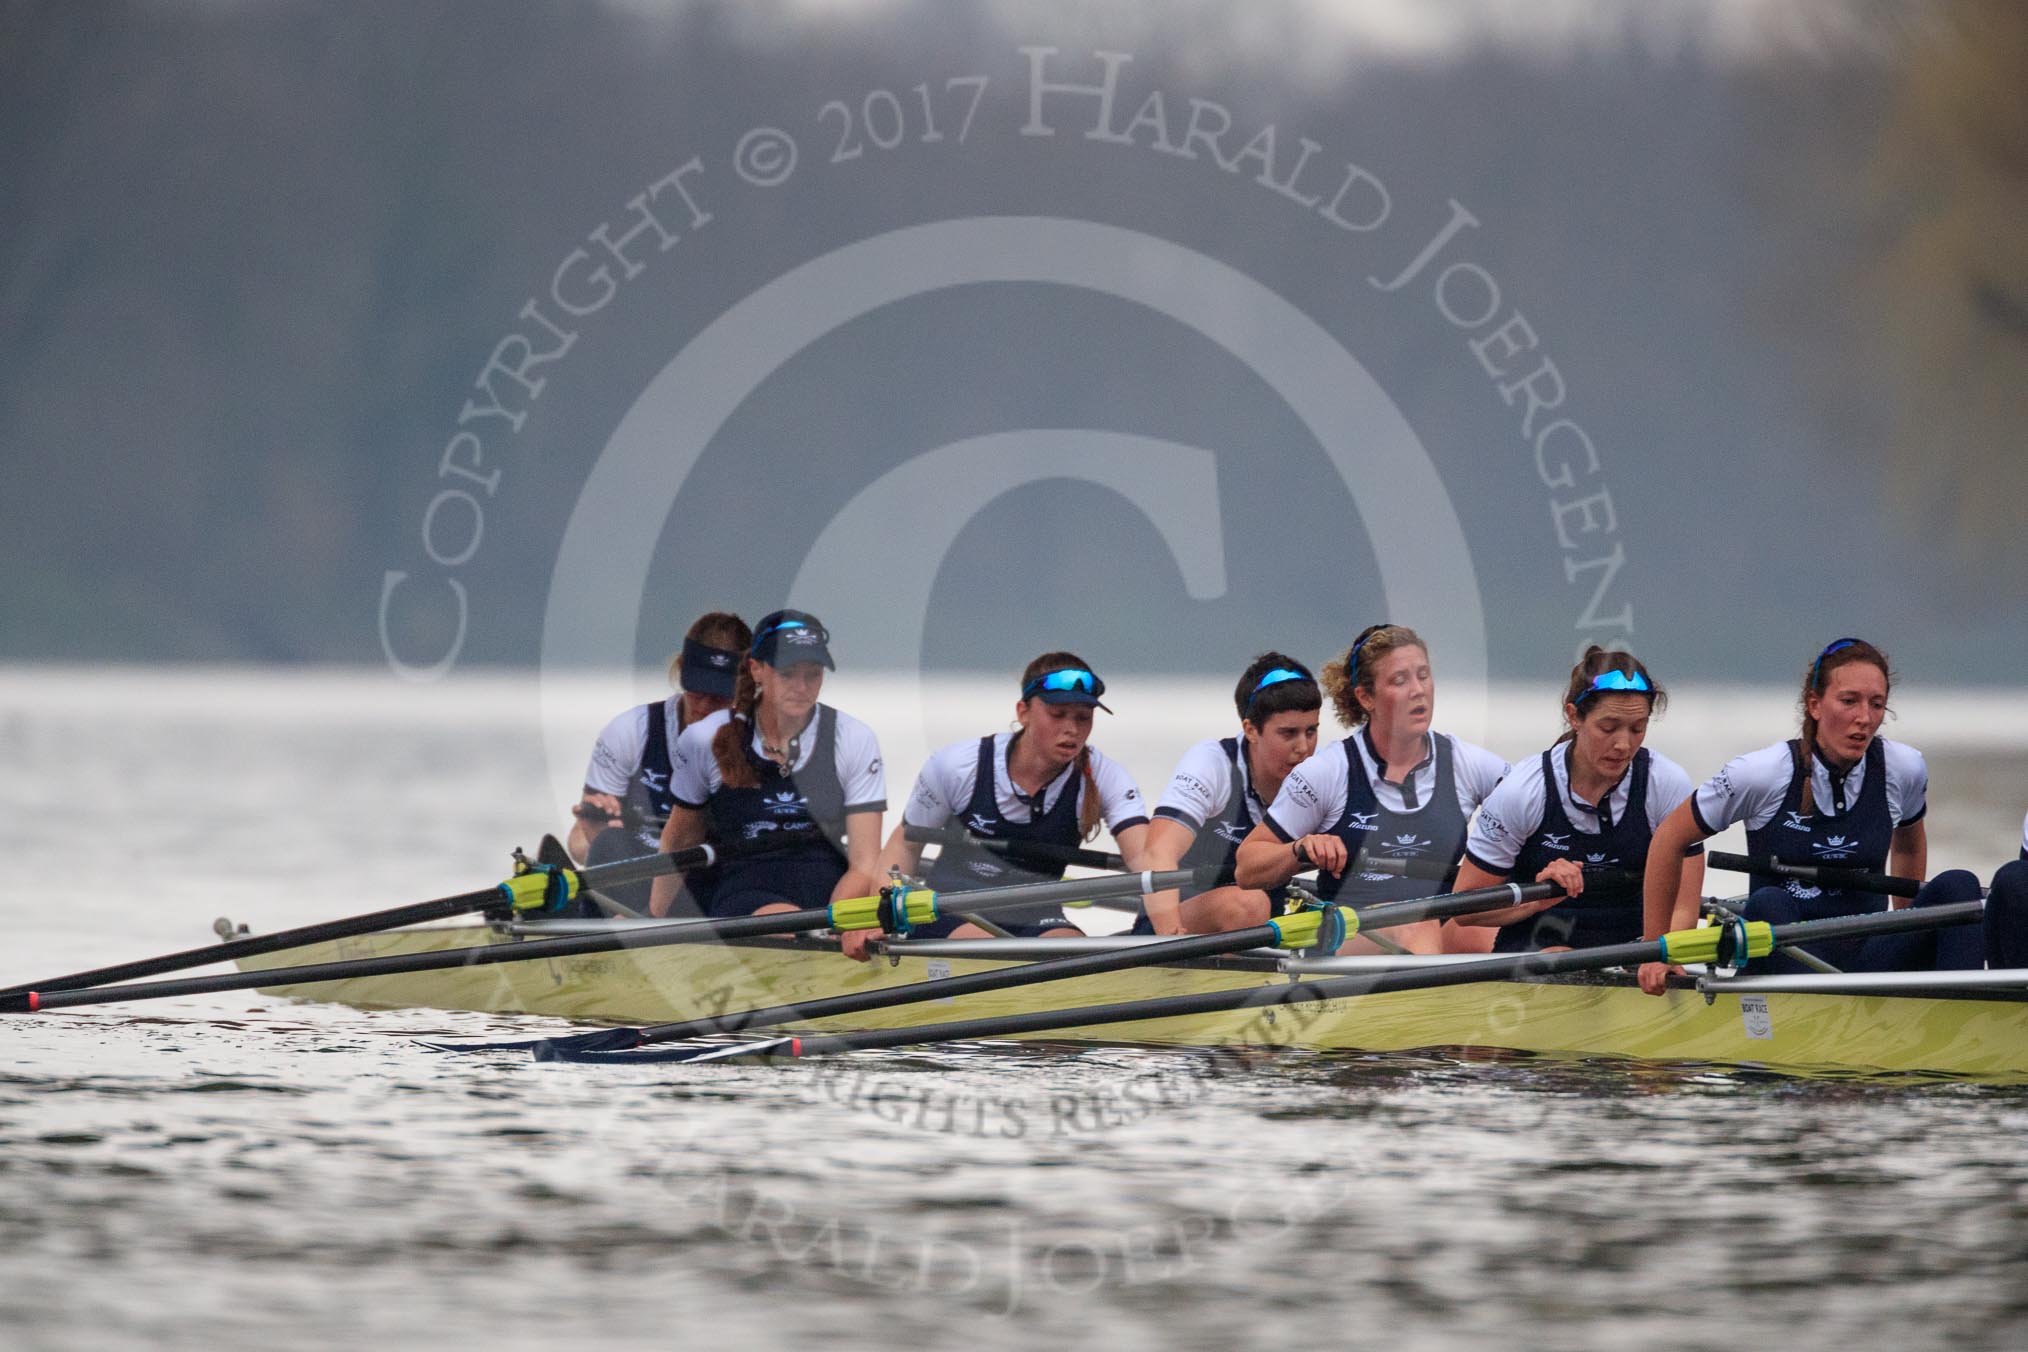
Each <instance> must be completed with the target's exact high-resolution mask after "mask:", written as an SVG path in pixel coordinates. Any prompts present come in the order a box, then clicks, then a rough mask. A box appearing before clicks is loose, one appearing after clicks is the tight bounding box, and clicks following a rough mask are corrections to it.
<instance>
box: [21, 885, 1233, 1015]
mask: <svg viewBox="0 0 2028 1352" xmlns="http://www.w3.org/2000/svg"><path fill="white" fill-rule="evenodd" d="M699 848H700V849H703V848H706V847H701V846H700V847H699ZM667 858H668V856H664V855H655V856H650V857H649V858H646V859H642V860H637V861H626V862H632V863H638V864H641V865H642V866H644V867H645V866H648V865H650V864H653V865H655V866H657V867H658V868H659V869H660V871H661V872H664V873H666V872H669V871H671V868H672V867H673V866H670V865H667V864H666V860H667ZM607 867H611V868H619V867H620V865H619V864H612V865H608V866H607ZM563 872H564V873H566V874H569V875H570V876H571V877H572V878H573V879H579V878H581V877H582V876H583V874H582V872H577V873H573V872H572V871H570V870H564V871H563ZM1206 872H1209V870H1199V869H1172V870H1168V871H1165V872H1159V873H1125V874H1114V875H1110V876H1106V877H1099V878H1081V879H1078V880H1076V881H1073V882H1063V883H1032V884H1024V885H1020V886H1014V887H999V888H985V889H981V890H979V891H976V892H966V893H962V894H958V895H954V896H953V897H952V898H951V900H952V901H954V902H957V903H958V904H961V905H962V906H963V907H964V909H965V910H967V911H979V912H985V913H988V914H990V913H991V912H993V911H995V910H1005V909H1008V908H1011V907H1019V906H1033V905H1038V904H1060V903H1064V902H1069V901H1075V900H1080V899H1084V898H1093V897H1116V896H1134V895H1138V894H1141V893H1144V892H1148V891H1155V890H1160V889H1162V888H1168V887H1183V886H1189V885H1191V884H1193V883H1194V882H1195V881H1196V880H1197V879H1198V878H1199V876H1200V874H1203V873H1206ZM655 876H659V875H655ZM529 880H533V881H529ZM547 885H548V884H547V882H545V880H544V875H542V874H540V873H537V872H531V873H526V874H517V875H516V876H515V877H514V878H510V879H508V880H507V881H506V882H504V883H502V884H500V887H499V888H496V889H494V890H493V891H492V892H491V893H486V894H481V893H468V894H466V895H467V896H468V897H480V896H487V897H491V898H492V899H494V900H498V899H499V898H500V897H501V896H502V895H505V894H506V893H512V894H514V895H522V894H526V895H528V896H531V897H532V896H535V895H538V894H541V891H542V889H543V888H544V887H546V886H547ZM573 885H574V884H573ZM502 889H505V890H506V891H505V893H503V891H502ZM940 900H941V899H940V898H939V896H938V894H937V893H935V892H932V891H928V890H926V889H921V888H912V889H903V888H901V887H899V886H896V887H890V888H887V889H885V890H884V891H882V892H881V893H880V894H879V895H877V896H871V897H853V898H850V899H847V900H843V901H835V902H832V903H831V904H830V905H829V906H821V907H815V908H813V909H810V910H803V911H777V912H773V913H768V914H760V915H746V916H728V917H723V918H718V919H711V920H690V921H673V922H670V923H668V924H666V925H652V926H644V927H641V928H629V929H626V930H623V931H621V932H619V933H615V934H592V935H574V936H571V937H568V938H558V939H536V940H531V941H529V942H526V943H517V944H511V945H502V944H488V945H484V946H481V947H475V948H454V949H449V950H447V951H443V952H436V953H408V954H400V955H397V956H393V957H386V958H362V959H357V960H352V961H343V962H328V963H318V964H314V965H311V966H307V967H279V968H268V969H265V970H262V971H256V972H238V973H234V974H232V975H228V976H216V977H192V978H187V979H184V980H180V981H155V982H137V983H134V984H131V985H118V986H98V987H92V988H88V989H74V990H62V991H42V990H39V989H38V990H28V991H23V992H20V993H19V994H16V995H12V996H8V997H5V998H0V1013H13V1014H20V1013H34V1012H37V1011H41V1010H53V1009H71V1008H75V1007H78V1006H81V1005H99V1004H112V1003H115V1002H119V1001H125V1000H163V999H169V998H171V997H174V996H180V995H213V994H218V993H221V992H225V991H238V990H253V989H257V988H259V987H262V986H282V985H305V984H315V983H318V982H324V981H346V980H351V979H353V978H356V977H365V976H388V975H395V974H402V973H409V972H431V971H442V970H445V969H447V968H456V967H483V966H493V965H496V964H500V963H514V962H536V961H540V960H543V959H547V958H565V957H579V956H583V955H585V954H591V953H610V952H614V951H616V950H619V949H623V948H625V949H633V948H655V947H660V946H662V945H666V944H695V943H711V942H714V941H717V940H724V939H747V938H757V937H760V936H763V935H777V934H807V933H809V932H811V931H812V930H820V929H840V930H845V929H882V930H886V931H887V932H889V933H894V934H907V933H909V932H910V931H912V930H914V929H916V928H919V927H921V926H924V925H930V924H934V923H935V922H936V921H937V920H938V919H939V918H941V916H942V915H943V912H942V911H941V910H940V909H939V904H940Z"/></svg>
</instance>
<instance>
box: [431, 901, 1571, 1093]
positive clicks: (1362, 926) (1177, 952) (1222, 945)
mask: <svg viewBox="0 0 2028 1352" xmlns="http://www.w3.org/2000/svg"><path fill="white" fill-rule="evenodd" d="M1562 895H1563V889H1562V888H1561V887H1559V886H1557V885H1556V884H1555V883H1529V884H1526V885H1518V884H1514V883H1502V884H1500V885H1498V886H1496V887H1482V888H1479V889H1477V890H1476V891H1471V892H1456V893H1451V894H1448V895H1445V896H1437V897H1421V898H1417V899H1415V900H1413V901H1394V902H1382V903H1378V904H1375V905H1372V906H1366V907H1360V908H1357V909H1354V908H1352V907H1346V906H1333V907H1323V908H1320V909H1316V910H1305V911H1297V912H1296V913H1294V914H1292V915H1286V916H1281V917H1279V918H1276V919H1273V920H1270V921H1268V922H1267V923H1266V924H1265V925H1254V926H1251V927H1250V928H1247V929H1240V930H1226V931H1223V932H1221V933H1218V934H1193V935H1187V936H1185V937H1182V938H1176V939H1164V940H1162V941H1160V942H1158V943H1152V944H1138V945H1135V946H1133V947H1130V948H1122V949H1116V950H1113V951H1111V952H1106V953H1081V954H1077V955H1075V956H1072V957H1065V958H1050V959H1046V960H1044V961H1041V962H1031V963H1027V964H1025V965H1022V966H1018V967H1008V968H1002V969H1000V970H998V971H992V972H973V973H970V974H968V975H966V976H953V977H942V978H939V979H936V980H932V981H915V982H911V983H909V984H907V985H905V986H889V987H887V988H886V989H883V990H872V991H858V992H854V993H853V994H850V995H833V996H829V997H826V998H823V999H817V1000H804V1001H801V1002H798V1003H795V1004H787V1005H770V1006H768V1007H766V1008H764V1009H750V1010H745V1011H742V1012H739V1013H732V1014H718V1015H712V1016H709V1017H705V1018H698V1019H686V1020H684V1021H683V1022H681V1023H664V1024H656V1025H654V1026H653V1027H649V1028H607V1029H602V1030H600V1031H599V1032H596V1033H581V1034H579V1035H577V1036H575V1037H559V1038H532V1039H527V1040H523V1041H517V1042H484V1043H464V1044H458V1043H436V1042H432V1043H425V1044H424V1045H425V1046H428V1047H431V1048H432V1049H434V1050H436V1051H457V1052H478V1051H509V1050H533V1049H537V1048H546V1049H547V1050H549V1051H551V1052H554V1053H556V1055H555V1056H554V1057H553V1058H552V1059H556V1060H568V1059H569V1057H568V1055H567V1053H570V1052H577V1051H613V1050H617V1049H621V1048H626V1047H645V1046H649V1045H651V1044H653V1043H657V1042H674V1041H676V1040H677V1039H679V1038H692V1037H706V1036H710V1035H713V1034H722V1033H739V1032H745V1031H747V1030H748V1029H753V1028H773V1027H776V1026H777V1025H780V1024H784V1023H801V1022H804V1021H807V1020H811V1019H825V1018H833V1017H836V1016H838V1015H841V1014H859V1013H864V1012H865V1011H867V1010H869V1009H891V1008H893V1007H895V1006H897V1005H912V1004H920V1003H923V1002H925V1001H929V1000H948V999H951V998H952V997H954V996H959V995H975V994H977V993H979V992H981V991H997V990H1007V989H1010V988H1012V987H1015V986H1033V985H1038V984H1040V983H1042V982H1045V981H1068V980H1070V979H1071V978H1073V977H1080V976H1097V975H1099V974H1100V973H1103V972H1119V971H1125V970H1127V969H1129V968H1133V967H1157V966H1162V965H1164V964H1169V963H1178V962H1185V961H1188V960H1190V959H1193V958H1211V957H1217V956H1219V955H1220V954H1224V953H1238V952H1241V951H1243V950H1245V949H1249V948H1309V947H1312V946H1321V947H1323V948H1324V950H1325V951H1326V952H1335V951H1336V950H1337V949H1338V947H1339V945H1340V944H1342V943H1343V942H1344V941H1345V940H1346V939H1349V938H1351V937H1352V936H1353V935H1355V934H1361V933H1364V932H1365V931H1367V930H1376V929H1386V928H1388V927H1389V926H1393V925H1411V924H1414V923H1415V922H1416V921H1418V920H1441V919H1445V918H1447V917H1450V916H1454V915H1468V914H1470V913H1472V912H1474V911H1490V910H1495V909H1498V908H1501V907H1506V906H1518V905H1520V904H1521V903H1523V902H1527V901H1541V900H1544V899H1546V898H1549V897H1560V896H1562ZM1320 941H1321V943H1320Z"/></svg>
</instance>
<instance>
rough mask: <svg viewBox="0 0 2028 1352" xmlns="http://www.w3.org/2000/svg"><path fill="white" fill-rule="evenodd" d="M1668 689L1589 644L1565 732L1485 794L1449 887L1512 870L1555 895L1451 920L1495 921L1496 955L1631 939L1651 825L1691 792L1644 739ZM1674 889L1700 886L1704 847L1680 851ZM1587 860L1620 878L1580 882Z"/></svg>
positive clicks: (1575, 675)
mask: <svg viewBox="0 0 2028 1352" xmlns="http://www.w3.org/2000/svg"><path fill="white" fill-rule="evenodd" d="M1668 702H1669V696H1668V694H1667V692H1665V691H1664V690H1663V689H1662V687H1661V686H1660V685H1658V684H1657V683H1656V682H1655V679H1654V677H1652V676H1650V675H1649V674H1648V669H1647V668H1646V667H1644V666H1642V665H1641V664H1640V662H1638V661H1637V660H1635V658H1634V656H1633V655H1632V654H1631V653H1623V652H1608V651H1607V650H1606V649H1604V648H1601V647H1599V646H1598V645H1597V644H1593V645H1592V646H1591V647H1589V648H1587V649H1585V653H1584V656H1583V657H1581V658H1579V659H1578V662H1577V665H1576V666H1575V667H1572V668H1571V671H1570V685H1569V687H1568V688H1567V689H1566V690H1565V692H1564V697H1563V722H1564V725H1565V731H1564V734H1563V736H1561V737H1559V738H1558V739H1557V741H1556V745H1555V746H1552V747H1550V748H1549V749H1548V750H1547V751H1545V752H1543V753H1542V754H1541V755H1540V756H1538V757H1536V758H1534V759H1533V760H1530V761H1525V762H1523V763H1522V764H1521V765H1519V766H1517V767H1516V768H1515V770H1514V773H1512V774H1510V775H1508V776H1507V777H1506V778H1505V779H1503V780H1501V781H1500V787H1499V788H1497V789H1494V790H1493V792H1492V793H1491V794H1490V795H1488V797H1487V798H1486V801H1485V803H1484V805H1483V806H1481V807H1480V808H1479V815H1478V816H1477V817H1476V818H1475V819H1474V820H1473V822H1472V829H1471V833H1470V834H1469V835H1468V836H1467V837H1466V840H1465V859H1464V862H1463V863H1462V864H1460V865H1459V866H1458V882H1457V890H1458V891H1460V892H1465V891H1470V890H1472V889H1473V888H1479V887H1491V886H1494V885H1495V884H1498V883H1503V882H1506V881H1507V880H1508V879H1509V878H1518V879H1520V880H1522V881H1524V882H1553V883H1558V884H1560V885H1561V886H1562V887H1563V890H1564V895H1563V896H1561V897H1556V898H1553V899H1551V900H1549V901H1536V902H1528V903H1524V904H1523V905H1520V906H1509V907H1506V908H1504V909H1502V910H1498V911H1483V912H1480V913H1479V914H1476V915H1468V916H1459V917H1458V922H1457V923H1458V924H1460V925H1463V926H1466V927H1468V928H1473V927H1485V926H1497V927H1498V929H1497V933H1496V935H1495V938H1494V940H1493V948H1494V950H1495V951H1496V952H1501V953H1521V952H1527V951H1530V950H1535V949H1554V948H1591V947H1595V946H1597V945H1599V944H1623V943H1632V942H1634V941H1635V940H1636V939H1639V938H1640V937H1641V920H1642V917H1641V875H1642V873H1643V871H1644V870H1645V869H1646V867H1647V862H1648V843H1649V837H1650V836H1651V835H1652V834H1653V831H1654V824H1655V823H1656V822H1659V821H1662V820H1664V819H1666V818H1667V817H1668V815H1669V814H1670V813H1671V812H1674V811H1675V810H1676V808H1677V807H1678V806H1679V805H1680V804H1682V803H1683V802H1684V801H1685V800H1686V799H1688V798H1689V797H1690V788H1691V784H1690V776H1689V774H1688V773H1687V772H1686V771H1685V770H1684V769H1683V767H1682V766H1680V765H1678V764H1676V762H1674V761H1672V760H1670V759H1669V758H1668V757H1666V756H1662V755H1658V754H1656V753H1655V752H1653V751H1650V750H1649V749H1648V748H1647V747H1646V746H1645V745H1643V743H1644V742H1646V740H1647V737H1648V721H1649V719H1651V718H1652V717H1653V716H1654V715H1656V714H1658V713H1660V712H1661V711H1662V710H1663V708H1664V707H1666V706H1667V704H1668ZM1681 867H1682V882H1681V886H1682V888H1683V889H1684V890H1686V891H1687V892H1688V893H1689V894H1690V895H1691V896H1696V895H1698V894H1699V892H1700V890H1701V888H1702V884H1703V879H1704V847H1703V846H1702V845H1693V846H1691V847H1690V850H1689V852H1687V853H1686V854H1685V855H1684V856H1683V859H1682V865H1681ZM1586 868H1598V869H1611V870H1614V871H1616V872H1618V873H1619V874H1620V875H1621V877H1620V879H1619V880H1615V881H1611V882H1606V881H1596V882H1592V883H1590V884H1587V883H1586V881H1585V874H1584V870H1585V869H1586Z"/></svg>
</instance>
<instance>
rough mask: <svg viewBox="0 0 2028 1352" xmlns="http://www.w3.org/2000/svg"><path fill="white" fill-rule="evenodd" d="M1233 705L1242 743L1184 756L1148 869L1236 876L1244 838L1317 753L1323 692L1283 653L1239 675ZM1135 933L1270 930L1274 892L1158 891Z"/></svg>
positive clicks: (1160, 807)
mask: <svg viewBox="0 0 2028 1352" xmlns="http://www.w3.org/2000/svg"><path fill="white" fill-rule="evenodd" d="M1232 703H1233V707H1234V709H1235V710H1236V711H1237V712H1238V714H1239V735H1238V736H1237V737H1222V738H1221V737H1211V738H1207V739H1205V740H1204V741H1201V742H1199V743H1197V744H1196V745H1195V746H1193V747H1191V748H1190V749H1189V750H1188V751H1186V752H1184V753H1183V759H1182V760H1180V761H1178V762H1177V764H1176V772H1175V773H1174V774H1172V775H1170V776H1169V787H1168V788H1166V789H1164V790H1163V791H1162V799H1161V801H1160V802H1159V803H1157V804H1156V805H1155V819H1154V821H1152V822H1151V823H1149V825H1148V860H1149V863H1148V866H1149V867H1150V868H1154V869H1172V868H1178V867H1181V868H1196V867H1198V866H1199V865H1203V864H1217V865H1221V866H1223V867H1224V868H1226V869H1228V870H1230V869H1231V867H1232V862H1233V858H1234V856H1235V855H1237V854H1238V852H1239V843H1240V842H1241V841H1243V840H1245V839H1246V837H1247V833H1248V832H1250V831H1252V830H1253V828H1254V827H1255V825H1257V824H1258V823H1259V822H1260V819H1261V818H1262V817H1263V816H1265V815H1266V813H1267V805H1268V804H1269V803H1272V802H1273V801H1274V800H1275V795H1276V794H1277V793H1279V792H1281V787H1282V781H1283V780H1284V779H1286V778H1287V777H1288V774H1289V771H1291V770H1293V769H1294V768H1295V767H1296V766H1298V765H1300V764H1302V763H1303V762H1304V761H1306V760H1308V759H1309V758H1310V754H1311V753H1312V752H1314V751H1315V750H1316V749H1317V714H1318V711H1319V710H1321V709H1322V708H1323V707H1324V697H1323V694H1322V693H1321V692H1320V691H1319V690H1318V688H1317V678H1316V677H1315V676H1313V675H1312V674H1311V673H1310V669H1309V668H1308V667H1306V666H1304V665H1303V664H1302V663H1301V662H1298V661H1296V659H1295V658H1293V657H1290V656H1288V655H1287V654H1285V653H1278V652H1268V653H1262V654H1261V655H1260V656H1259V657H1256V658H1254V659H1253V661H1252V663H1251V664H1249V665H1248V667H1247V669H1246V670H1245V671H1244V672H1242V673H1241V674H1240V677H1239V684H1238V685H1237V686H1235V687H1234V688H1233V692H1232ZM1145 905H1146V907H1147V913H1146V914H1145V915H1144V916H1143V917H1142V918H1141V919H1140V921H1138V922H1137V923H1136V924H1135V926H1134V930H1135V932H1136V933H1151V934H1185V933H1187V934H1213V933H1217V932H1218V931H1220V930H1234V929H1245V928H1247V927H1249V926H1253V925H1264V924H1266V923H1267V920H1268V912H1269V909H1270V906H1269V901H1268V894H1267V893H1266V892H1263V891H1261V890H1259V889H1258V888H1249V887H1237V886H1225V887H1213V888H1207V889H1205V890H1202V891H1198V892H1184V893H1177V892H1157V893H1155V894H1153V895H1151V896H1149V897H1148V898H1147V900H1146V902H1145Z"/></svg>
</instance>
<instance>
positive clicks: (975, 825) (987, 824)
mask: <svg viewBox="0 0 2028 1352" xmlns="http://www.w3.org/2000/svg"><path fill="white" fill-rule="evenodd" d="M965 825H966V826H968V827H970V828H971V829H972V830H973V831H974V832H975V833H977V834H978V835H982V836H990V835H992V834H993V822H992V819H991V818H989V817H988V816H986V814H985V813H983V812H974V813H973V814H972V815H971V816H969V817H967V818H965Z"/></svg>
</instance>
